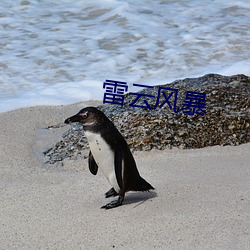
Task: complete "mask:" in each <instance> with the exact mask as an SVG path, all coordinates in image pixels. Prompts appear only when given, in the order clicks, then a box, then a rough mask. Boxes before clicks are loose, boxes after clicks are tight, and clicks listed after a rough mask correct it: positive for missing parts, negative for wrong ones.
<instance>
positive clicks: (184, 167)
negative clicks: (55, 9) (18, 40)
mask: <svg viewBox="0 0 250 250" xmlns="http://www.w3.org/2000/svg"><path fill="white" fill-rule="evenodd" d="M96 104H97V102H95V103H92V102H85V103H78V104H75V105H69V106H58V107H45V106H44V107H35V108H26V109H19V110H15V111H11V112H7V113H0V127H1V133H0V139H1V144H0V147H1V150H0V188H1V193H0V249H6V250H12V249H19V250H20V249H249V246H250V232H249V228H250V154H249V152H250V144H249V143H248V144H243V145H239V146H225V147H222V146H214V147H209V148H203V149H192V150H180V149H171V150H170V149H169V150H164V151H158V150H152V151H149V152H143V151H140V152H134V157H135V160H136V162H137V166H138V169H139V171H140V173H141V175H142V176H143V177H144V178H145V179H146V180H147V181H148V182H149V183H151V184H152V185H153V186H154V187H155V192H150V193H148V192H147V193H146V192H145V193H132V192H131V193H128V194H127V195H126V197H125V202H124V205H123V206H121V207H118V208H115V209H111V210H103V209H100V207H101V206H102V205H104V204H106V203H107V200H106V199H105V197H104V193H105V192H106V191H108V189H109V188H110V186H109V184H108V182H107V180H106V179H105V177H104V176H103V175H102V173H101V172H98V174H97V175H96V176H93V175H92V174H91V173H90V172H89V170H88V165H87V159H86V160H81V161H80V160H78V161H72V160H65V161H64V162H63V164H57V165H52V164H43V158H42V152H43V151H44V150H46V149H47V148H49V147H51V146H53V145H54V144H55V143H56V142H57V141H58V140H60V138H61V136H62V134H63V132H64V131H66V130H67V129H68V127H67V126H65V127H62V128H59V129H51V130H48V129H45V128H46V127H48V126H51V125H55V124H58V123H62V122H63V121H64V120H65V118H67V117H69V116H71V115H73V114H75V113H76V112H78V111H79V110H80V108H83V107H85V106H89V105H96ZM109 200H110V199H109Z"/></svg>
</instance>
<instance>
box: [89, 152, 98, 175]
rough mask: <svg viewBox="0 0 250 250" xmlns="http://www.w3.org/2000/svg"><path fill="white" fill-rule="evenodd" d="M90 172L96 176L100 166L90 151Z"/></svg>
mask: <svg viewBox="0 0 250 250" xmlns="http://www.w3.org/2000/svg"><path fill="white" fill-rule="evenodd" d="M89 170H90V172H91V174H93V175H96V174H97V171H98V165H97V164H96V162H95V159H94V157H93V155H92V153H91V151H89Z"/></svg>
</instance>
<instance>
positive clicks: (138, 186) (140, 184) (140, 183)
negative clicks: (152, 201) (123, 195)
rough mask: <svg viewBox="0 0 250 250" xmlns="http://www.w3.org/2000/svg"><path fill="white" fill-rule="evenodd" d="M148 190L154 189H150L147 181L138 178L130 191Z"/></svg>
mask: <svg viewBox="0 0 250 250" xmlns="http://www.w3.org/2000/svg"><path fill="white" fill-rule="evenodd" d="M150 189H154V187H152V186H151V185H150V184H149V183H148V182H147V181H145V180H144V179H143V178H142V177H141V176H139V178H138V179H137V181H136V183H134V185H133V187H132V190H131V191H148V190H150Z"/></svg>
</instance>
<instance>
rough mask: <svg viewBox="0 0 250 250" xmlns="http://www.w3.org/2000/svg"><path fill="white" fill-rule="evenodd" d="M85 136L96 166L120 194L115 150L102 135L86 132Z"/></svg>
mask: <svg viewBox="0 0 250 250" xmlns="http://www.w3.org/2000/svg"><path fill="white" fill-rule="evenodd" d="M85 135H86V137H87V139H88V143H89V147H90V150H91V153H92V155H93V157H94V159H95V162H96V164H97V165H98V167H99V168H100V169H101V171H102V172H103V174H104V176H105V177H106V178H107V179H108V181H109V183H110V184H111V186H112V187H113V188H114V189H115V191H116V192H117V193H119V190H120V187H119V185H118V182H117V179H116V174H115V159H114V158H115V155H114V152H113V150H112V149H111V148H110V146H109V145H108V144H107V143H106V141H105V140H104V139H103V138H102V137H101V135H100V134H96V133H92V132H89V131H86V132H85Z"/></svg>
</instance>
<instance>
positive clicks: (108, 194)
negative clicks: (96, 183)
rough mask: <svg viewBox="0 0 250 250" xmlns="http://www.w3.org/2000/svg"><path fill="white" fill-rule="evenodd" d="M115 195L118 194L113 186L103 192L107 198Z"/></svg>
mask: <svg viewBox="0 0 250 250" xmlns="http://www.w3.org/2000/svg"><path fill="white" fill-rule="evenodd" d="M117 195H118V193H117V192H116V191H115V189H114V188H111V189H110V190H109V191H108V192H106V193H105V197H106V198H109V197H112V196H113V197H115V196H117Z"/></svg>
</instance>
